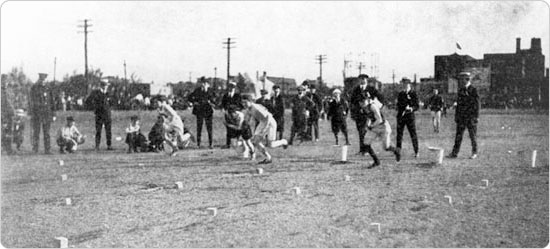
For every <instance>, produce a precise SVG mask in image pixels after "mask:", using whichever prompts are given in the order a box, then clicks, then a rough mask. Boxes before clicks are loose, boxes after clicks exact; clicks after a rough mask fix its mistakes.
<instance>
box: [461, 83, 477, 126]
mask: <svg viewBox="0 0 550 249" xmlns="http://www.w3.org/2000/svg"><path fill="white" fill-rule="evenodd" d="M456 103H457V106H456V112H455V122H457V123H459V122H467V121H470V120H472V119H476V120H477V118H478V117H479V109H481V107H480V102H479V95H478V94H477V90H476V88H475V87H473V86H472V85H470V86H468V88H465V87H462V88H460V89H459V90H458V98H457V101H456Z"/></svg>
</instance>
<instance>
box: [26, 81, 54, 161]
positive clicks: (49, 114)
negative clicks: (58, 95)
mask: <svg viewBox="0 0 550 249" xmlns="http://www.w3.org/2000/svg"><path fill="white" fill-rule="evenodd" d="M46 77H48V75H47V74H45V73H39V74H38V81H36V84H34V85H33V86H32V87H31V90H30V98H29V109H30V115H31V124H32V137H31V144H32V151H33V152H34V153H38V142H39V140H40V128H42V132H43V133H44V152H45V153H46V154H51V152H50V125H51V122H52V121H55V103H54V96H53V93H52V89H51V88H50V87H49V86H47V85H45V84H44V80H45V79H46Z"/></svg>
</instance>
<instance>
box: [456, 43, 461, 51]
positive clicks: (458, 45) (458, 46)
mask: <svg viewBox="0 0 550 249" xmlns="http://www.w3.org/2000/svg"><path fill="white" fill-rule="evenodd" d="M456 48H458V49H460V50H462V47H461V46H460V44H458V42H457V43H456Z"/></svg>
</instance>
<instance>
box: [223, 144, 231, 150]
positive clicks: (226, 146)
mask: <svg viewBox="0 0 550 249" xmlns="http://www.w3.org/2000/svg"><path fill="white" fill-rule="evenodd" d="M229 148H231V146H229V145H224V146H222V147H221V149H224V150H225V149H229Z"/></svg>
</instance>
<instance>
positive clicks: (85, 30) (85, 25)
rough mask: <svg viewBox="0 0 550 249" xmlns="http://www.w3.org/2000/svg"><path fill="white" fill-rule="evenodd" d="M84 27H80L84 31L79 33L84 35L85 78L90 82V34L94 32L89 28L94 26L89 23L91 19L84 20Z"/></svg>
mask: <svg viewBox="0 0 550 249" xmlns="http://www.w3.org/2000/svg"><path fill="white" fill-rule="evenodd" d="M83 21H84V25H78V27H79V28H84V31H79V32H78V33H84V77H85V78H86V82H88V33H90V32H92V31H89V30H88V27H91V26H92V25H91V24H89V23H88V22H89V21H91V20H90V19H84V20H83Z"/></svg>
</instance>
